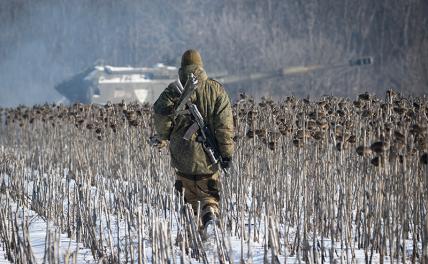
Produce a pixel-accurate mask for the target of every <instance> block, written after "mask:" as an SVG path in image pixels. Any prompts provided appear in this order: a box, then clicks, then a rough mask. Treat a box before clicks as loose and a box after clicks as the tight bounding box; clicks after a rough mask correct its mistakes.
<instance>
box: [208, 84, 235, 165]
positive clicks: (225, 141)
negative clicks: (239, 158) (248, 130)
mask: <svg viewBox="0 0 428 264" xmlns="http://www.w3.org/2000/svg"><path fill="white" fill-rule="evenodd" d="M214 109H215V110H214V115H213V125H214V135H215V137H216V140H217V144H218V148H219V151H220V154H221V155H222V157H224V158H231V157H232V155H233V152H234V142H233V136H234V128H233V114H232V106H231V103H230V99H229V96H228V95H227V93H226V91H225V90H224V89H223V88H222V89H221V93H220V94H219V96H218V97H217V99H216V102H215V108H214Z"/></svg>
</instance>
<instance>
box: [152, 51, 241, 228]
mask: <svg viewBox="0 0 428 264" xmlns="http://www.w3.org/2000/svg"><path fill="white" fill-rule="evenodd" d="M191 73H193V74H194V76H195V77H196V79H197V81H198V83H197V85H196V90H195V91H194V92H193V94H192V96H191V97H190V100H191V102H192V103H193V104H195V105H196V106H197V108H198V109H199V111H200V113H201V115H202V117H203V119H204V122H205V124H206V125H207V126H208V128H209V130H210V132H211V134H212V135H214V137H215V140H216V143H217V149H218V152H219V153H220V155H221V156H222V157H223V159H222V162H221V163H222V164H218V163H217V164H212V162H211V161H210V159H209V157H208V155H207V153H206V152H205V151H204V149H203V147H202V145H201V142H200V141H199V139H198V134H199V133H200V131H197V132H196V133H194V134H193V135H192V136H191V137H190V139H188V140H186V139H184V138H183V136H184V135H185V134H186V132H187V131H188V130H189V128H190V127H191V125H192V124H193V123H194V122H193V120H192V116H191V115H189V114H177V113H175V108H176V107H177V106H178V105H179V104H180V94H179V93H178V92H177V90H176V88H175V87H174V85H176V84H175V83H171V84H170V85H169V86H168V87H167V88H166V89H165V90H164V91H163V92H162V94H161V95H160V96H159V98H158V100H157V101H156V102H155V104H154V113H155V114H154V121H155V128H156V131H157V133H158V135H157V136H158V139H159V140H160V143H159V144H158V147H164V146H166V145H167V141H169V142H170V144H169V149H170V153H171V165H172V166H173V167H174V168H175V171H176V182H175V188H176V190H177V191H178V192H180V193H183V190H184V199H185V201H186V202H187V203H190V204H191V205H192V207H193V210H194V212H195V213H196V212H197V208H198V201H199V202H200V210H201V218H202V219H201V220H202V221H201V222H202V225H203V226H202V227H203V228H205V229H207V228H208V226H209V225H210V224H212V223H215V222H216V219H217V217H218V215H219V200H220V196H219V185H220V184H219V176H220V170H221V167H223V168H226V169H228V168H229V167H230V165H231V159H232V154H233V151H234V143H233V116H232V108H231V104H230V99H229V96H228V95H227V93H226V91H225V90H224V88H223V86H222V84H220V83H219V82H217V81H215V80H213V79H209V78H208V76H207V74H206V73H205V71H204V69H203V64H202V58H201V56H200V54H199V52H198V51H196V50H187V51H186V52H184V54H183V56H182V59H181V68H180V69H179V71H178V75H179V80H180V82H181V84H182V85H183V86H184V85H185V83H186V81H187V78H188V76H189V74H191ZM220 166H221V167H220Z"/></svg>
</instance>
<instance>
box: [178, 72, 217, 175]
mask: <svg viewBox="0 0 428 264" xmlns="http://www.w3.org/2000/svg"><path fill="white" fill-rule="evenodd" d="M197 84H198V80H197V79H196V77H195V75H194V74H193V73H191V74H189V76H188V78H187V82H186V84H185V85H184V87H183V85H182V84H181V82H180V80H177V81H175V83H174V87H175V89H176V91H177V92H178V93H179V94H180V103H179V105H178V106H177V108H176V109H175V115H176V116H177V115H180V114H190V115H191V117H192V120H193V122H194V123H193V124H192V125H191V126H190V127H189V129H188V130H187V131H186V133H185V134H184V136H183V138H184V139H185V140H190V138H191V137H192V135H193V134H195V133H197V132H198V131H199V135H198V142H200V143H201V144H202V148H203V149H204V151H205V153H207V155H208V157H209V159H210V161H211V163H212V164H217V163H220V166H222V165H223V164H224V163H223V162H224V159H223V157H222V156H221V154H220V151H219V150H218V146H217V141H216V139H215V137H214V135H213V134H212V132H211V130H210V128H209V127H208V126H207V125H206V124H205V121H204V118H203V117H202V115H201V112H199V109H198V107H197V106H196V105H195V104H194V103H192V101H191V100H190V97H191V96H192V94H193V91H194V90H196V88H197V86H196V85H197ZM186 106H187V109H185V107H186ZM222 168H223V166H222ZM223 169H224V168H223Z"/></svg>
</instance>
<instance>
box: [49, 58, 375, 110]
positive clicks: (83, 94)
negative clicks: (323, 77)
mask: <svg viewBox="0 0 428 264" xmlns="http://www.w3.org/2000/svg"><path fill="white" fill-rule="evenodd" d="M372 63H373V58H372V57H365V58H358V59H354V60H350V61H348V62H347V63H342V64H332V65H310V66H298V67H287V68H282V69H279V70H276V71H270V72H258V73H249V74H240V75H228V74H223V75H221V74H220V75H219V74H217V75H215V74H214V75H210V74H209V76H210V77H213V78H214V79H216V80H218V81H220V82H222V83H224V84H230V83H236V82H241V81H248V80H260V79H266V78H273V77H280V76H291V75H298V74H305V73H309V72H313V71H320V70H328V69H335V68H343V67H356V66H363V65H368V64H372ZM177 72H178V69H177V68H176V67H173V66H166V65H164V64H160V63H159V64H157V65H155V66H154V67H142V68H134V67H114V66H109V65H95V66H92V67H90V68H88V69H86V70H84V71H83V72H81V73H78V74H76V75H74V76H72V77H71V78H70V79H67V80H65V81H63V82H61V83H59V84H58V85H56V86H55V89H56V90H57V91H58V92H59V93H60V94H62V95H63V96H65V97H66V98H67V100H68V101H69V102H81V103H96V104H105V103H107V102H111V103H119V102H122V101H125V102H133V101H138V102H140V103H153V102H155V101H156V99H157V98H158V97H159V95H160V94H161V92H162V91H163V90H164V89H165V88H166V87H167V86H168V84H169V83H171V82H173V81H175V80H176V79H177V78H178V76H177Z"/></svg>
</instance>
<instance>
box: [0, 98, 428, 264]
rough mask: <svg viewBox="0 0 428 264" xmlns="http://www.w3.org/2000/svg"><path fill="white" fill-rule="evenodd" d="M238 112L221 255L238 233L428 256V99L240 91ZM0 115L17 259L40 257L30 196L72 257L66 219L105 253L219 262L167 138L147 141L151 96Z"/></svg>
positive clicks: (335, 254) (333, 254)
mask: <svg viewBox="0 0 428 264" xmlns="http://www.w3.org/2000/svg"><path fill="white" fill-rule="evenodd" d="M234 114H235V123H236V143H237V152H236V155H235V157H234V171H233V173H231V175H229V176H224V175H223V181H222V218H221V225H220V228H219V230H218V233H217V234H218V235H217V236H216V245H217V250H216V252H217V253H216V254H217V257H216V258H218V259H219V260H222V261H223V262H224V261H226V260H228V259H229V257H230V254H231V248H230V243H229V238H230V236H236V237H239V238H240V239H241V248H240V253H239V254H241V260H243V261H245V262H250V259H251V255H252V252H251V247H250V245H251V244H252V243H255V242H256V243H261V244H262V245H264V246H265V260H266V262H267V261H268V257H269V262H270V261H272V262H278V261H279V259H280V257H279V256H280V255H286V256H287V257H290V256H294V257H296V258H297V259H298V260H302V261H311V262H312V263H314V262H315V263H321V262H322V261H329V262H331V263H332V262H333V261H334V260H339V261H340V260H344V261H346V262H351V261H355V260H356V252H357V251H358V250H359V252H364V258H365V261H366V262H369V261H371V260H373V258H374V257H375V256H378V257H380V259H381V260H383V259H384V258H385V259H386V258H389V259H393V261H394V262H407V261H411V262H425V263H428V252H427V248H428V227H427V226H428V222H427V221H428V220H427V205H428V192H427V190H428V172H427V148H428V146H427V145H428V137H427V133H428V128H427V127H428V122H427V120H428V100H427V99H426V98H403V97H401V96H400V95H398V94H395V93H394V92H392V91H389V92H388V93H387V95H386V97H385V99H384V100H379V99H377V98H374V97H372V96H370V95H368V94H362V95H360V96H359V97H358V98H357V99H356V100H355V101H352V100H348V99H343V98H338V97H325V98H322V99H321V100H319V101H316V102H312V101H308V100H301V99H296V98H293V97H288V98H286V99H285V100H284V101H280V102H274V101H272V100H268V99H264V100H262V101H261V102H259V103H256V102H254V101H253V100H252V99H251V98H246V96H245V95H242V96H241V100H239V101H238V102H237V103H236V104H235V105H234ZM0 116H1V118H2V121H1V127H0V146H1V149H0V150H1V152H0V161H1V163H0V166H1V167H0V172H1V175H0V179H1V182H0V184H1V189H0V192H1V193H0V195H1V200H0V202H1V203H2V206H1V209H0V238H1V240H2V243H4V245H5V251H6V253H7V257H8V258H9V260H11V261H14V262H15V263H27V262H29V260H31V259H32V258H34V257H33V253H32V252H31V246H29V244H28V236H30V235H31V234H29V233H28V224H29V223H28V221H22V223H19V221H17V220H16V219H17V218H18V216H17V215H18V213H17V211H16V210H14V208H13V207H20V206H21V207H28V208H31V209H32V210H34V211H35V212H37V213H38V214H39V215H40V216H41V217H43V218H45V219H46V220H48V221H49V223H51V226H55V227H56V228H55V229H53V230H54V231H50V232H48V236H47V241H48V242H49V243H48V244H49V247H46V250H45V252H46V254H45V258H46V259H47V260H48V261H54V260H55V259H65V260H67V261H68V260H73V256H75V255H76V250H78V249H71V250H70V255H69V256H59V254H58V253H57V252H58V251H57V250H56V248H57V247H58V241H57V240H56V239H55V238H56V237H57V234H58V233H59V232H61V233H67V234H68V236H70V237H72V238H73V239H75V240H77V241H78V242H83V244H84V245H85V246H86V247H88V248H90V249H91V251H92V254H93V257H94V258H95V259H96V260H100V261H102V262H115V261H117V260H118V259H122V260H125V259H126V260H128V261H133V262H137V261H138V263H143V262H145V261H147V260H149V261H152V262H156V263H163V262H168V261H169V262H172V263H175V262H176V261H178V260H180V259H181V261H183V260H184V259H186V258H187V256H192V257H194V258H196V259H199V260H200V261H202V262H209V261H210V260H209V259H208V257H207V254H206V252H205V251H204V249H203V247H202V246H201V245H202V242H201V240H200V238H199V236H198V234H197V232H195V230H196V225H197V223H196V222H195V219H194V217H193V212H191V209H190V208H188V207H187V206H185V205H184V204H183V200H182V198H181V197H179V196H178V194H177V193H175V192H174V191H173V183H174V177H173V171H172V169H171V168H170V165H169V156H168V153H167V151H161V152H159V151H158V150H156V149H154V148H151V147H150V146H149V144H148V138H149V136H151V135H152V134H153V133H154V131H153V126H152V118H151V109H150V106H142V105H138V104H130V105H124V104H118V105H105V106H96V105H80V104H75V105H73V106H69V107H66V106H53V105H43V106H35V107H32V108H28V107H18V108H13V109H3V110H2V114H1V115H0ZM6 175H7V176H6ZM18 212H19V211H18ZM26 230H27V231H26ZM145 248H151V252H150V254H147V250H145ZM73 252H74V253H73ZM146 254H147V255H146Z"/></svg>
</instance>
